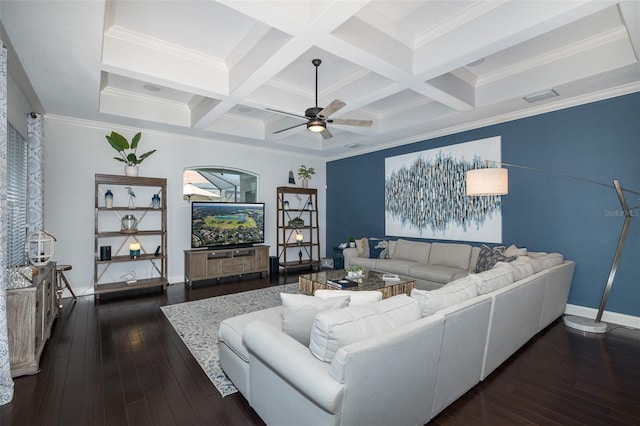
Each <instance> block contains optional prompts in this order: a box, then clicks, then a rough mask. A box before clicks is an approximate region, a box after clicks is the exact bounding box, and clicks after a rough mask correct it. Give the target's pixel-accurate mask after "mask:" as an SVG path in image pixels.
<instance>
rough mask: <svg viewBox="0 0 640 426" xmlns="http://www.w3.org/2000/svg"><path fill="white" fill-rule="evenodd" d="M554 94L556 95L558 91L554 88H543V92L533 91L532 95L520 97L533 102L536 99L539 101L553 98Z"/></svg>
mask: <svg viewBox="0 0 640 426" xmlns="http://www.w3.org/2000/svg"><path fill="white" fill-rule="evenodd" d="M556 96H558V92H556V91H555V90H553V89H551V90H545V91H544V92H540V93H535V94H533V95H529V96H525V97H524V98H522V99H524V100H525V101H527V102H529V103H530V104H532V103H534V102H538V101H541V100H543V99H549V98H554V97H556Z"/></svg>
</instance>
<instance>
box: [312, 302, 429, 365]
mask: <svg viewBox="0 0 640 426" xmlns="http://www.w3.org/2000/svg"><path fill="white" fill-rule="evenodd" d="M418 319H420V306H419V304H418V302H417V301H416V300H415V299H412V298H410V297H409V296H407V295H406V294H399V295H397V296H393V297H390V298H388V299H384V300H381V301H380V302H378V303H370V304H368V305H360V306H350V307H348V308H345V309H340V310H336V311H332V312H322V313H319V314H318V315H316V319H315V321H314V322H313V327H312V329H311V343H310V344H309V350H310V351H311V353H312V354H313V356H315V357H316V358H318V359H319V360H321V361H324V362H331V360H333V357H334V356H335V354H336V351H337V350H338V349H340V348H341V347H343V346H347V345H349V344H351V343H355V342H358V341H360V340H364V339H367V338H369V337H372V336H375V335H378V334H381V333H384V332H386V331H389V330H393V329H395V328H398V327H400V326H402V325H404V324H408V323H410V322H413V321H417V320H418ZM371 373H372V374H374V372H371Z"/></svg>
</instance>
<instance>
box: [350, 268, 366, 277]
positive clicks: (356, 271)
mask: <svg viewBox="0 0 640 426" xmlns="http://www.w3.org/2000/svg"><path fill="white" fill-rule="evenodd" d="M363 275H364V268H363V267H362V266H348V267H347V276H348V277H361V276H363Z"/></svg>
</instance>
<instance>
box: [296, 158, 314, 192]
mask: <svg viewBox="0 0 640 426" xmlns="http://www.w3.org/2000/svg"><path fill="white" fill-rule="evenodd" d="M315 174H316V171H315V170H314V169H313V167H307V166H305V165H304V164H303V165H302V166H300V168H299V169H298V178H299V179H300V180H301V183H302V187H303V188H306V187H307V186H309V179H311V176H313V175H315Z"/></svg>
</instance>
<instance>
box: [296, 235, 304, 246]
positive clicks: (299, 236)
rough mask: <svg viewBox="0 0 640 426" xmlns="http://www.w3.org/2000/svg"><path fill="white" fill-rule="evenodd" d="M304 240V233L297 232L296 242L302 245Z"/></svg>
mask: <svg viewBox="0 0 640 426" xmlns="http://www.w3.org/2000/svg"><path fill="white" fill-rule="evenodd" d="M303 241H304V237H303V236H302V234H296V243H297V244H298V245H299V246H301V245H302V242H303Z"/></svg>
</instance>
